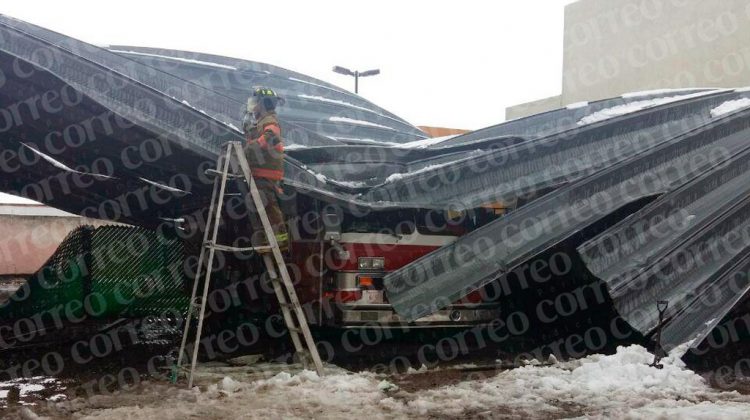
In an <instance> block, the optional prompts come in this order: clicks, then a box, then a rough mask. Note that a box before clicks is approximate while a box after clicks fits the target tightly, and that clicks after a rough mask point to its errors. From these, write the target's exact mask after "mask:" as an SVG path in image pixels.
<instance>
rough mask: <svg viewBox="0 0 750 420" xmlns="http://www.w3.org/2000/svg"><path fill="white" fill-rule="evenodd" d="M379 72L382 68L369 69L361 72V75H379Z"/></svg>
mask: <svg viewBox="0 0 750 420" xmlns="http://www.w3.org/2000/svg"><path fill="white" fill-rule="evenodd" d="M378 74H380V69H373V70H367V71H363V72H361V73H359V75H360V76H361V77H367V76H377V75H378Z"/></svg>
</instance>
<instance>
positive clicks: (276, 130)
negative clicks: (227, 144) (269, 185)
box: [245, 112, 284, 181]
mask: <svg viewBox="0 0 750 420" xmlns="http://www.w3.org/2000/svg"><path fill="white" fill-rule="evenodd" d="M245 156H246V157H247V162H248V163H249V164H250V169H251V170H252V171H253V176H254V177H257V178H266V179H272V180H275V181H280V180H281V179H283V178H284V143H283V141H282V139H281V127H280V126H279V120H278V119H277V118H276V113H275V112H269V113H268V114H266V115H264V116H263V117H262V118H261V119H260V120H259V121H258V124H256V125H255V127H253V128H252V129H251V130H250V131H249V133H248V135H247V144H246V145H245Z"/></svg>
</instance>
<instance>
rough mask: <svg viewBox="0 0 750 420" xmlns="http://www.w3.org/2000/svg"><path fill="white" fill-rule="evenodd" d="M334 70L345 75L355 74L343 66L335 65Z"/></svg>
mask: <svg viewBox="0 0 750 420" xmlns="http://www.w3.org/2000/svg"><path fill="white" fill-rule="evenodd" d="M333 71H334V72H336V73H339V74H343V75H345V76H354V72H353V71H351V70H349V69H347V68H345V67H341V66H333Z"/></svg>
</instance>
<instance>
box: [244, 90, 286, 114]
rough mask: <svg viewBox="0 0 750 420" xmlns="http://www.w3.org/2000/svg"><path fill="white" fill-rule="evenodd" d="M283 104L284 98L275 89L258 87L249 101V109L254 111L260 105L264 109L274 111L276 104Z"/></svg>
mask: <svg viewBox="0 0 750 420" xmlns="http://www.w3.org/2000/svg"><path fill="white" fill-rule="evenodd" d="M283 104H284V100H283V99H282V98H280V97H279V96H278V95H277V94H276V92H274V91H273V89H269V88H266V87H258V88H255V89H254V90H253V94H252V95H251V96H250V99H248V101H247V110H248V111H249V112H251V113H252V112H254V111H256V108H257V107H258V106H259V105H260V107H261V110H262V111H273V110H275V109H276V106H278V105H283Z"/></svg>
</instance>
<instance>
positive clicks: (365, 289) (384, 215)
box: [291, 209, 499, 328]
mask: <svg viewBox="0 0 750 420" xmlns="http://www.w3.org/2000/svg"><path fill="white" fill-rule="evenodd" d="M322 215H323V216H322V222H323V223H322V224H321V225H322V226H321V229H320V231H322V232H320V231H319V232H317V233H316V234H315V235H314V236H313V235H311V236H313V237H310V238H307V239H305V238H304V236H305V235H304V234H300V231H301V230H299V229H298V232H297V234H296V235H293V236H295V240H294V241H293V242H292V250H291V255H292V261H293V264H291V265H292V270H293V271H295V272H296V276H295V277H296V278H297V285H298V294H299V296H300V299H301V301H302V302H303V303H307V304H308V306H309V307H313V308H315V309H314V310H308V316H309V321H310V322H311V323H314V324H318V325H321V326H330V327H343V328H355V327H356V328H363V327H364V328H368V327H375V328H383V327H387V328H406V327H408V328H412V327H466V326H470V325H476V324H480V323H486V322H489V321H491V320H492V319H495V318H497V316H498V314H499V308H498V305H497V304H496V303H493V302H486V301H484V300H483V298H482V295H481V293H480V292H479V291H475V292H472V293H470V294H469V295H468V296H466V297H464V298H462V299H460V300H459V301H457V302H455V303H453V304H452V305H450V306H449V307H447V308H444V309H442V310H440V311H438V312H436V313H434V314H432V315H429V316H426V317H424V318H420V319H418V320H416V321H415V322H412V323H407V322H405V321H404V320H402V319H401V318H400V317H399V315H398V314H396V312H395V311H394V310H393V307H392V306H391V305H390V304H389V302H388V296H387V294H386V292H385V290H384V287H383V277H384V276H385V275H386V274H387V273H389V272H391V271H394V270H397V269H399V268H401V267H403V266H405V265H407V264H409V263H411V262H413V261H415V260H417V259H419V258H420V257H422V256H424V255H426V254H428V253H430V252H432V251H434V250H436V249H438V248H440V247H442V246H444V245H448V244H450V243H451V242H453V241H454V240H456V238H457V237H459V236H461V235H463V234H465V233H466V232H468V231H469V230H471V229H473V228H475V227H476V226H477V225H478V224H480V223H485V222H486V221H488V220H490V219H492V218H494V217H497V214H496V211H495V209H480V210H479V211H477V212H473V214H472V215H470V216H469V215H466V214H465V213H456V214H453V215H452V216H451V217H449V214H448V212H442V211H434V210H427V211H418V210H399V211H392V212H379V213H375V214H368V215H357V216H355V215H351V214H345V213H342V212H338V213H337V212H335V211H332V212H323V213H322ZM321 237H322V239H323V240H322V241H321Z"/></svg>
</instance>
